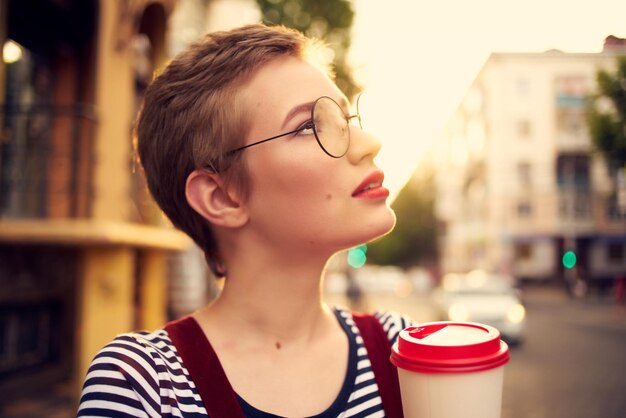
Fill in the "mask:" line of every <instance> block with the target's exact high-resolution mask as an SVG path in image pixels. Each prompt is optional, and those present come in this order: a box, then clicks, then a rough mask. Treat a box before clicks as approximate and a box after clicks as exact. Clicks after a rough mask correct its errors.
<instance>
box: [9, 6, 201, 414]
mask: <svg viewBox="0 0 626 418" xmlns="http://www.w3.org/2000/svg"><path fill="white" fill-rule="evenodd" d="M173 7H174V2H173V1H171V0H151V1H147V0H145V1H144V0H120V1H98V0H4V1H1V2H0V45H2V47H3V49H2V52H3V53H2V57H3V59H2V62H0V392H1V393H2V396H1V398H2V399H3V400H6V401H8V400H13V399H17V398H19V397H24V396H28V395H29V394H30V395H32V394H37V393H39V394H41V393H44V391H47V390H49V388H50V386H51V385H54V384H55V383H58V382H69V383H67V384H69V385H72V386H73V387H74V388H75V389H74V393H75V394H76V398H77V396H78V393H79V389H80V385H81V384H82V379H83V377H84V375H85V373H86V369H87V367H88V365H89V363H90V361H91V359H92V358H93V356H94V354H95V353H96V352H97V350H99V349H100V348H101V347H102V346H103V345H104V344H105V343H106V342H108V341H110V340H111V339H112V338H113V337H114V336H115V335H116V334H118V333H121V332H126V331H128V330H130V329H135V328H148V329H151V328H155V327H157V326H158V325H160V324H162V323H163V322H164V321H165V319H166V318H167V312H166V304H167V295H166V289H167V280H166V272H167V268H166V267H167V262H168V257H169V254H171V253H172V252H177V251H182V250H185V249H187V248H188V247H189V245H190V241H189V240H188V239H187V238H186V237H185V236H184V235H183V234H182V233H180V232H177V231H175V230H173V229H172V228H171V227H170V226H169V225H168V224H167V223H166V222H165V221H164V219H163V217H162V216H161V214H160V212H159V211H158V210H157V208H156V207H155V205H154V204H153V203H152V201H151V199H150V198H149V196H148V193H147V191H146V188H145V187H144V185H143V181H142V179H141V176H140V175H139V173H138V170H136V169H135V168H134V158H133V147H132V135H131V132H132V125H133V120H134V117H135V113H136V110H137V106H138V103H139V99H140V97H141V94H142V89H143V88H144V87H145V85H146V82H147V81H148V80H149V78H150V77H151V75H152V71H153V70H155V69H157V68H158V67H159V66H161V65H163V64H164V63H165V61H166V59H167V54H166V49H165V35H166V22H167V18H168V16H169V15H170V13H171V11H172V9H173ZM0 404H2V402H0ZM0 406H1V405H0Z"/></svg>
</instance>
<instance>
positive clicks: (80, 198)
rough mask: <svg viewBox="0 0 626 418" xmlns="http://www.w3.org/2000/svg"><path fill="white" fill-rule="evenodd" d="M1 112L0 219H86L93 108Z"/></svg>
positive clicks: (31, 107)
mask: <svg viewBox="0 0 626 418" xmlns="http://www.w3.org/2000/svg"><path fill="white" fill-rule="evenodd" d="M0 110H1V111H2V112H1V114H0V129H1V130H0V217H5V218H48V217H53V218H80V217H87V216H89V213H90V210H91V208H90V202H91V197H92V181H91V177H92V169H91V168H92V165H93V161H94V154H93V132H94V129H93V128H94V126H95V123H96V115H95V110H94V107H93V105H89V104H81V103H77V104H74V105H68V106H58V105H48V104H37V105H6V104H0Z"/></svg>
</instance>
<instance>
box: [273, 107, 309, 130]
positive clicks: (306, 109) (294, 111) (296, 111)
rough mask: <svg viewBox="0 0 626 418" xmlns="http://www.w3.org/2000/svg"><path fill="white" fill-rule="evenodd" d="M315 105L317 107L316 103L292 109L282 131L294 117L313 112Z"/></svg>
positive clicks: (282, 126) (286, 117) (284, 121)
mask: <svg viewBox="0 0 626 418" xmlns="http://www.w3.org/2000/svg"><path fill="white" fill-rule="evenodd" d="M313 105H315V101H312V102H307V103H302V104H299V105H297V106H294V107H293V108H291V110H290V111H289V112H288V113H287V116H285V119H284V120H283V124H282V125H281V129H282V128H284V127H285V125H287V123H289V121H290V120H291V119H293V118H294V116H296V115H297V114H299V113H302V112H311V109H313Z"/></svg>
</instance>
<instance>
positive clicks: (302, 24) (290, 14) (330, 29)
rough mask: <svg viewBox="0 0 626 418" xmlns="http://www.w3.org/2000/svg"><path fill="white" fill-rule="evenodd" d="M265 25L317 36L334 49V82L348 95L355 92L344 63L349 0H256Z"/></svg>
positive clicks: (349, 24) (348, 39)
mask: <svg viewBox="0 0 626 418" xmlns="http://www.w3.org/2000/svg"><path fill="white" fill-rule="evenodd" d="M257 4H258V5H259V7H260V9H261V12H262V13H263V21H264V22H265V23H266V24H281V25H284V26H288V27H290V28H294V29H297V30H299V31H300V32H302V33H304V34H305V35H307V36H309V37H313V38H317V39H321V40H323V41H324V42H326V43H327V44H328V46H329V47H330V48H331V49H332V50H333V52H334V59H333V64H334V68H335V74H336V78H335V82H336V83H337V86H338V87H339V88H340V89H341V90H342V91H343V92H344V93H345V94H346V96H348V98H352V97H354V96H355V95H356V94H357V93H358V91H359V87H358V86H357V84H356V82H355V81H354V78H353V77H352V74H351V70H350V68H349V66H348V63H347V53H348V50H349V49H350V44H351V37H350V30H351V27H352V22H353V20H354V10H353V8H352V2H351V1H349V0H324V1H319V0H257Z"/></svg>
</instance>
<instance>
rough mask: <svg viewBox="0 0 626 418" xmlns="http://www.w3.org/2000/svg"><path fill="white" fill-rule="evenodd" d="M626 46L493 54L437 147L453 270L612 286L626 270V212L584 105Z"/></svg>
mask: <svg viewBox="0 0 626 418" xmlns="http://www.w3.org/2000/svg"><path fill="white" fill-rule="evenodd" d="M607 39H608V38H607ZM611 39H613V38H611ZM625 52H626V49H624V46H623V45H621V44H620V43H619V42H618V43H615V42H613V43H609V42H607V45H606V47H605V49H604V50H603V51H602V52H599V53H564V52H560V51H555V50H552V51H547V52H545V53H494V54H492V55H491V56H490V57H489V59H488V60H487V61H486V63H485V65H484V66H483V68H482V69H481V71H480V72H479V74H478V76H477V77H476V79H475V80H474V82H473V83H472V85H471V87H470V88H469V90H468V92H467V94H466V95H465V97H464V98H463V99H462V101H461V103H460V105H459V106H458V108H457V109H456V111H455V112H454V114H453V116H452V118H451V120H450V121H449V124H448V125H447V127H446V129H445V133H444V134H443V137H442V139H441V141H440V142H439V143H438V146H437V150H436V155H437V164H436V167H437V173H436V179H437V180H436V181H437V208H436V211H437V216H438V219H439V222H440V226H441V237H440V238H441V240H440V243H441V249H440V250H441V251H440V252H441V259H442V270H443V272H462V271H468V270H471V269H474V268H483V269H486V270H490V271H496V272H501V273H505V274H510V275H513V276H514V277H516V278H518V279H521V280H542V281H543V280H565V281H567V282H572V283H574V282H580V283H585V284H587V285H605V286H610V285H611V284H612V281H613V280H614V279H615V278H616V277H618V276H620V275H623V274H624V273H625V272H626V215H625V213H624V212H623V211H620V210H619V208H618V205H617V201H616V193H615V183H614V182H613V181H612V177H611V176H610V175H609V173H608V170H607V167H606V164H605V163H604V161H603V160H602V158H601V157H600V156H599V155H597V153H594V152H592V147H591V140H590V136H589V133H588V130H587V125H586V116H585V109H586V103H587V95H589V94H591V93H592V92H594V90H595V83H596V71H597V70H598V69H599V68H606V69H611V68H613V67H614V65H615V62H616V61H615V60H616V56H617V55H618V54H620V53H625ZM568 251H572V252H573V254H575V255H576V263H575V266H574V267H573V268H571V269H570V268H568V267H566V266H570V264H569V263H571V261H572V260H571V259H568V258H567V257H566V259H565V260H563V255H564V254H565V253H566V252H568ZM570 255H571V254H570ZM564 264H565V265H566V266H564Z"/></svg>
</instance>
